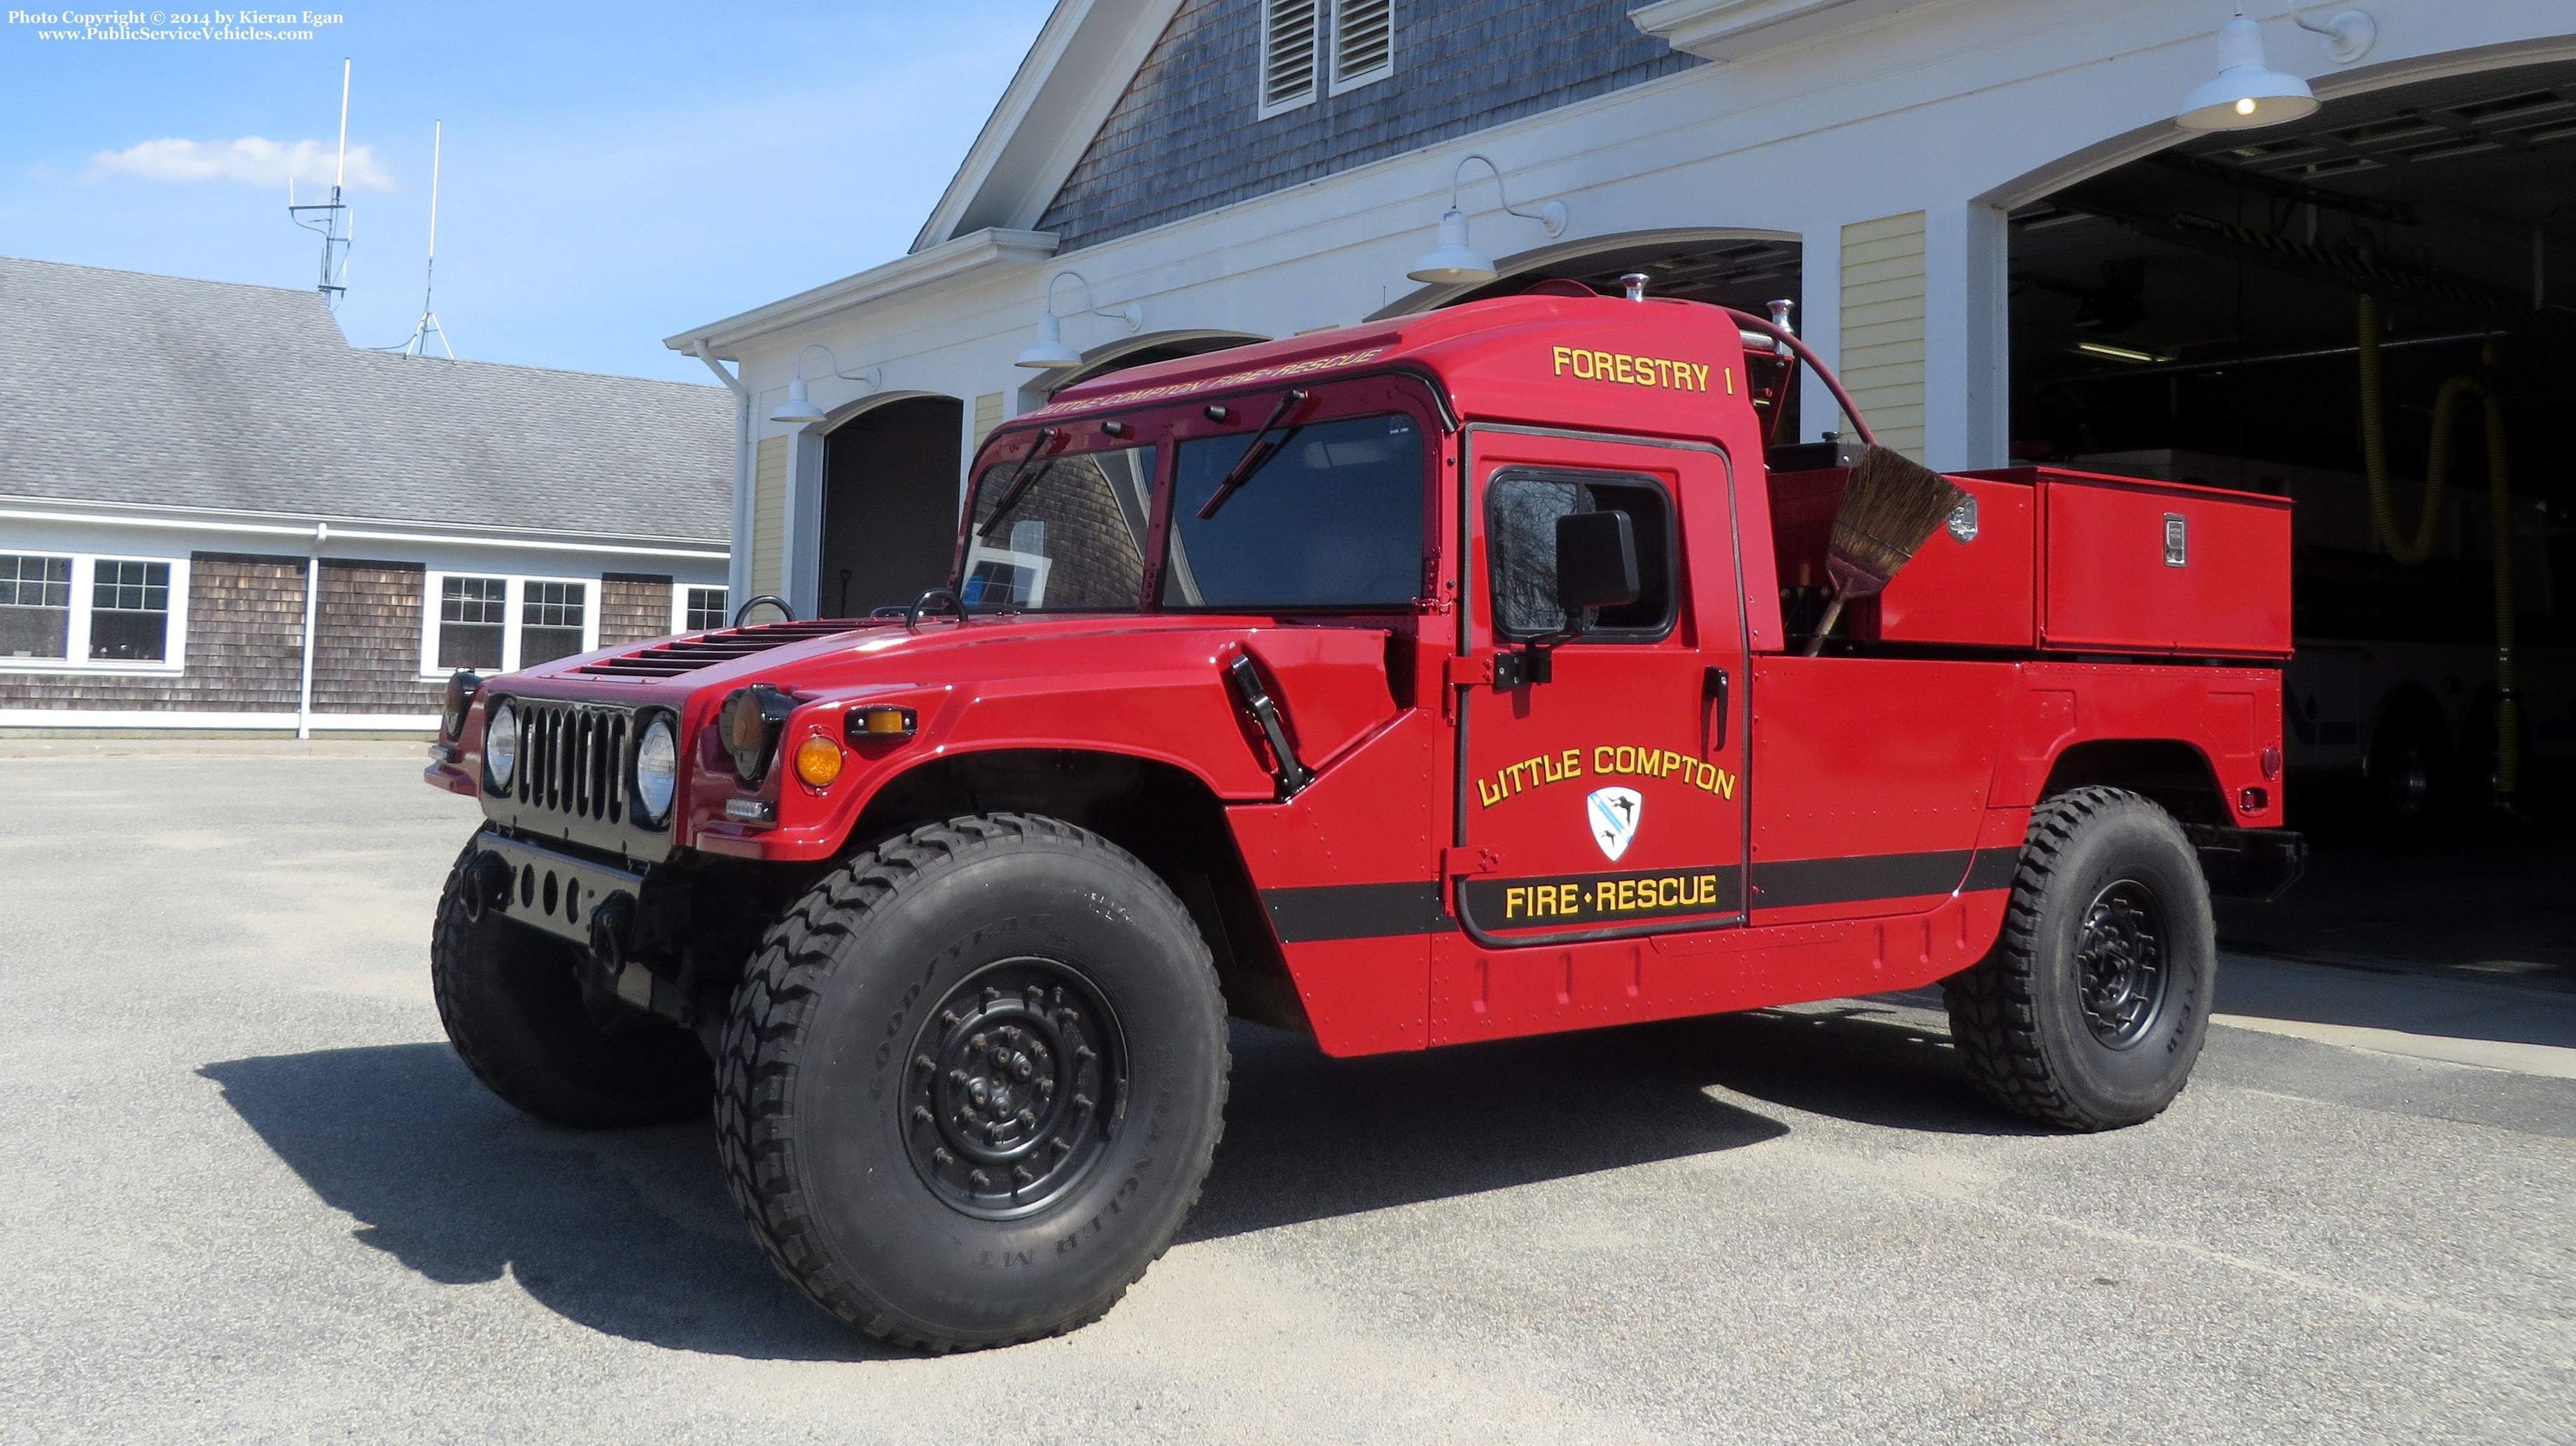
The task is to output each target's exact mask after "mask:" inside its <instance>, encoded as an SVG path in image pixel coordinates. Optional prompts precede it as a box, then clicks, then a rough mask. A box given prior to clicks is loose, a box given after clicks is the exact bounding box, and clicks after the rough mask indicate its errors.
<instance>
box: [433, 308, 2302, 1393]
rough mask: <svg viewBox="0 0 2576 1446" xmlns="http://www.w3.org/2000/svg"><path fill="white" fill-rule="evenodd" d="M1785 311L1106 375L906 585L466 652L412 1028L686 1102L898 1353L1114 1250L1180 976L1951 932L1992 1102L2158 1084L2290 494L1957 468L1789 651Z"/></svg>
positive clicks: (1933, 975) (1815, 459) (1003, 1314)
mask: <svg viewBox="0 0 2576 1446" xmlns="http://www.w3.org/2000/svg"><path fill="white" fill-rule="evenodd" d="M1748 341H1749V342H1751V343H1752V344H1751V345H1748ZM1793 349H1797V350H1799V351H1800V353H1801V354H1803V349H1800V348H1797V344H1796V342H1795V340H1794V338H1791V337H1789V336H1788V335H1787V333H1786V332H1784V331H1780V330H1779V329H1777V328H1775V327H1772V326H1771V324H1770V323H1767V322H1764V321H1762V320H1760V319H1759V318H1755V317H1751V316H1749V315H1746V314H1744V313H1737V312H1729V311H1724V310H1720V309H1718V308H1713V307H1709V306H1705V305H1700V304H1696V303H1689V302H1681V301H1667V300H1655V299H1644V300H1638V299H1626V300H1622V299H1616V298H1607V297H1574V296H1565V295H1546V296H1527V297H1517V298H1508V299H1503V300H1495V301H1488V302H1481V303H1477V304H1472V305H1466V306H1460V307H1456V308H1454V309H1451V310H1446V311H1440V312H1434V313H1431V314H1428V315H1423V316H1414V317H1406V318H1402V319H1399V320H1395V321H1390V322H1385V323H1382V324H1374V325H1367V326H1360V327H1353V328H1347V329H1343V330H1340V331H1336V332H1332V333H1329V334H1322V335H1314V336H1306V337H1299V338H1295V339H1292V340H1288V341H1282V342H1275V343H1271V344H1268V345H1264V346H1254V347H1246V348H1243V349H1241V350H1237V351H1228V352H1223V353H1218V354H1214V355H1210V356H1203V357H1197V358H1192V359H1187V360H1182V361H1176V362H1169V363H1164V364H1161V365H1157V366H1152V367H1147V368H1142V369H1139V370H1135V371H1129V372H1122V373H1119V374H1117V375H1114V376H1110V377H1106V378H1103V379H1100V380H1097V381H1094V382H1090V383H1088V384H1085V385H1082V386H1079V387H1076V388H1073V389H1071V390H1069V391H1067V392H1065V393H1063V394H1061V395H1060V396H1059V397H1058V398H1057V399H1056V400H1055V401H1054V403H1053V404H1052V405H1050V406H1048V407H1046V408H1044V409H1043V410H1040V411H1038V412H1035V413H1032V414H1030V415H1028V416H1024V417H1020V418H1018V419H1016V420H1015V421H1013V422H1012V423H1010V424H1009V425H1007V426H1005V427H1004V428H1002V429H1001V430H999V431H997V432H996V433H994V434H993V436H992V437H991V438H990V439H989V440H988V441H987V442H986V443H985V444H984V446H983V448H982V451H981V453H980V455H979V456H978V457H977V459H976V462H975V465H974V468H973V472H972V478H973V487H972V490H971V493H970V499H969V503H968V509H967V517H968V525H967V527H966V528H965V529H964V532H963V535H962V536H961V538H960V540H959V542H958V546H957V553H956V560H955V570H954V572H953V574H952V583H951V586H950V588H948V589H945V590H941V591H938V592H935V593H932V594H929V595H926V596H925V597H924V598H923V599H922V601H921V602H920V603H919V604H918V605H916V606H915V607H913V608H911V609H910V610H909V611H908V612H907V613H906V614H905V615H903V616H893V617H876V618H869V619H852V620H837V621H815V622H799V621H795V620H794V619H793V618H792V617H791V618H790V620H788V621H786V622H781V623H774V624H768V625H762V626H743V625H741V622H742V620H741V618H739V617H737V619H736V626H734V627H731V628H728V629H722V630H718V631H713V632H707V633H701V634H695V635H691V636H686V637H679V638H673V639H669V640H666V641H662V642H657V643H653V644H650V645H644V646H635V647H628V648H623V649H614V650H605V651H601V652H596V653H590V654H586V655H583V656H580V657H575V658H570V659H565V660H563V661H560V662H556V663H551V664H548V665H546V666H543V667H540V668H534V669H530V670H527V671H525V672H521V673H516V674H512V675H509V676H507V677H500V678H491V679H481V678H476V677H473V676H471V675H460V676H459V677H458V678H457V679H456V681H455V683H454V685H453V686H452V687H451V689H450V697H449V706H448V714H447V718H446V720H445V731H444V736H443V738H442V739H441V741H440V742H439V743H438V744H437V745H436V746H435V747H434V748H433V756H434V759H435V762H434V763H433V766H432V767H431V768H430V769H429V770H428V778H429V781H430V782H431V783H433V784H434V785H436V786H438V787H441V788H445V789H448V790H451V791H453V792H455V793H458V794H462V795H465V796H468V797H471V798H474V799H476V800H478V801H479V802H480V804H481V805H482V808H483V812H484V823H483V826H482V828H481V830H480V831H479V832H478V833H477V834H476V835H475V836H474V839H473V841H472V842H471V843H469V844H468V845H467V846H466V849H465V851H464V854H463V855H462V856H461V857H460V858H459V859H458V861H457V864H456V867H455V870H454V872H453V874H452V875H451V876H450V879H449V881H448V884H447V888H446V893H445V896H444V897H443V899H442V901H441V903H440V906H439V913H438V919H437V924H436V928H435V933H434V941H433V944H434V947H433V955H434V971H435V976H436V986H437V999H438V1004H439V1008H440V1012H441V1014H442V1016H443V1018H444V1019H445V1021H446V1024H447V1027H448V1030H449V1032H450V1034H451V1036H452V1037H453V1038H454V1040H455V1043H456V1047H457V1050H458V1052H459V1053H460V1054H461V1055H462V1056H463V1057H464V1059H465V1061H466V1063H467V1064H468V1065H469V1066H471V1067H472V1068H473V1070H474V1072H475V1073H476V1074H477V1075H478V1076H480V1077H481V1078H482V1079H483V1080H484V1081H485V1082H486V1083H487V1084H488V1085H490V1086H491V1087H492V1088H493V1089H494V1090H495V1091H496V1092H497V1093H499V1094H500V1095H501V1096H502V1097H503V1098H504V1099H506V1100H508V1101H510V1102H511V1103H513V1104H515V1105H517V1106H519V1107H520V1108H522V1109H525V1110H527V1111H529V1112H531V1113H534V1114H537V1115H539V1116H542V1117H545V1118H547V1119H551V1120H556V1121H560V1122H563V1123H565V1124H571V1125H581V1126H606V1125H617V1124H628V1123H640V1122H646V1121H655V1120H664V1119H671V1118H677V1117H681V1116H685V1115H689V1114H692V1113H695V1112H698V1111H702V1110H704V1109H705V1108H706V1107H707V1101H708V1098H709V1096H710V1094H711V1093H712V1095H713V1098H714V1108H715V1113H716V1119H717V1124H718V1133H719V1137H720V1140H721V1146H722V1156H723V1161H724V1167H725V1170H726V1172H727V1174H728V1176H729V1179H730V1183H731V1186H732V1189H733V1193H734V1196H735V1198H736V1200H737V1201H738V1202H739V1203H740V1205H741V1207H742V1209H743V1211H744V1213H745V1214H746V1216H747V1217H748V1219H749V1221H750V1224H751V1228H752V1230H753V1232H754V1233H755V1235H756V1236H757V1237H758V1238H759V1240H760V1241H761V1243H762V1245H763V1246H764V1247H765V1248H766V1250H767V1251H768V1253H769V1255H770V1257H771V1259H772V1260H773V1261H775V1262H776V1264H777V1265H778V1266H779V1268H780V1269H781V1270H782V1271H784V1272H785V1273H786V1274H787V1275H788V1276H789V1277H790V1278H791V1279H793V1280H794V1281H795V1282H796V1283H797V1284H798V1286H800V1287H801V1288H802V1289H803V1290H804V1291H805V1292H806V1293H807V1294H808V1295H809V1296H811V1297H812V1298H813V1299H814V1300H815V1301H817V1302H818V1303H820V1304H821V1305H822V1306H823V1307H824V1308H826V1309H827V1310H830V1311H832V1312H833V1313H835V1314H836V1315H839V1316H840V1317H842V1318H843V1319H845V1320H848V1321H850V1322H852V1323H853V1324H855V1325H857V1326H859V1327H860V1328H862V1329H864V1330H867V1331H870V1332H873V1333H876V1334H879V1335H883V1336H886V1337H890V1338H893V1339H897V1340H901V1341H908V1342H912V1343H915V1344H918V1345H921V1346H925V1347H929V1348H933V1349H947V1348H953V1347H963V1346H976V1345H989V1344H996V1343H1001V1342H1007V1341H1014V1340H1021V1339H1026V1338H1028V1337H1031V1336H1034V1335H1040V1334H1045V1333H1050V1332H1054V1331H1060V1330H1063V1329H1066V1328H1069V1327H1071V1326H1074V1325H1078V1324H1081V1323H1083V1322H1085V1321H1088V1320H1091V1319H1093V1318H1095V1317H1097V1316H1098V1315H1099V1314H1100V1313H1101V1312H1103V1311H1104V1310H1106V1309H1107V1308H1108V1307H1109V1306H1110V1305H1111V1304H1112V1303H1113V1302H1115V1301H1116V1300H1117V1298H1118V1297H1119V1295H1120V1294H1121V1293H1122V1292H1123V1291H1124V1290H1125V1289H1126V1287H1127V1286H1128V1285H1129V1284H1130V1283H1131V1282H1133V1281H1134V1280H1135V1279H1136V1278H1137V1277H1138V1276H1139V1275H1140V1274H1141V1273H1142V1272H1143V1271H1144V1269H1145V1268H1146V1266H1147V1265H1148V1264H1149V1263H1150V1262H1151V1261H1152V1260H1153V1259H1154V1258H1155V1257H1156V1256H1158V1255H1159V1254H1160V1253H1161V1251H1162V1250H1163V1248H1164V1247H1165V1245H1166V1244H1167V1243H1168V1242H1169V1241H1170V1240H1171V1239H1172V1237H1173V1235H1174V1233H1175V1232H1176V1231H1177V1230H1178V1229H1179V1227H1180V1224H1181V1221H1182V1218H1183V1216H1184V1215H1185V1214H1186V1213H1187V1211H1188V1210H1189V1208H1190V1205H1191V1203H1192V1201H1193V1200H1194V1199H1195V1198H1196V1195H1197V1192H1198V1188H1199V1182H1200V1180H1201V1178H1202V1176H1203V1174H1204V1173H1205V1171H1206V1170H1207V1168H1208V1164H1209V1159H1210V1153H1211V1151H1212V1149H1213V1147H1214V1144H1215V1141H1216V1139H1217V1135H1218V1133H1219V1128H1220V1111H1221V1109H1222V1105H1223V1102H1224V1098H1225V1091H1226V1071H1227V1044H1226V1019H1227V1016H1228V1015H1229V1014H1231V1015H1237V1016H1242V1017H1245V1018H1248V1019H1252V1020H1256V1021H1261V1022H1264V1023H1267V1024H1271V1025H1276V1026H1280V1027H1284V1028H1288V1029H1292V1030H1297V1031H1301V1032H1304V1033H1306V1034H1308V1035H1311V1036H1312V1037H1313V1039H1314V1040H1315V1041H1316V1043H1317V1045H1318V1046H1319V1047H1320V1048H1321V1049H1322V1050H1323V1051H1324V1052H1326V1053H1328V1054H1333V1055H1360V1054H1368V1053H1371V1052H1376V1051H1386V1050H1404V1049H1422V1048H1425V1047H1428V1046H1434V1045H1445V1044H1454V1043H1462V1042H1467V1041H1474V1040H1489V1039H1497V1038H1502V1037H1505V1036H1511V1035H1526V1034H1534V1033H1542V1032H1546V1031H1552V1030H1568V1029H1581V1028H1588V1027H1592V1026H1596V1025H1605V1024H1617V1023H1622V1022H1627V1021H1636V1020H1652V1019H1665V1018H1671V1017H1675V1016H1682V1015H1695V1014H1706V1013H1711V1012H1716V1011H1724V1010H1741V1009H1749V1008H1753V1007H1757V1006H1763V1005H1775V1004H1782V1003H1787V1002H1792V1001H1803V1000H1814V999H1821V998H1830V997H1837V996H1844V995H1852V994H1866V993H1872V992H1877V991H1884V990H1894V989H1903V988H1908V987H1913V986H1919V985H1925V984H1929V983H1932V982H1934V981H1942V982H1944V983H1945V986H1946V989H1947V996H1948V1000H1949V1005H1950V1010H1951V1016H1952V1020H1953V1023H1954V1036H1955V1039H1956V1041H1957V1046H1958V1050H1959V1053H1960V1056H1961V1058H1962V1059H1963V1061H1964V1062H1965V1064H1966V1066H1967V1069H1968V1072H1969V1074H1970V1075H1971V1077H1972V1078H1973V1079H1974V1080H1975V1082H1976V1083H1977V1084H1978V1085H1979V1086H1980V1087H1982V1088H1983V1089H1984V1090H1985V1091H1986V1092H1987V1093H1988V1094H1989V1095H1991V1096H1992V1097H1993V1098H1994V1099H1996V1100H1997V1101H1999V1102H2000V1103H2002V1104H2003V1105H2004V1106H2006V1107H2008V1108H2011V1109H2014V1110H2017V1111H2020V1112H2022V1113H2024V1114H2026V1115H2029V1116H2031V1117H2033V1118H2035V1119H2038V1120H2042V1121H2046V1122H2050V1123H2053V1124H2056V1125H2059V1126H2063V1127H2068V1128H2074V1129H2099V1128H2106V1127H2111V1126H2117V1125H2122V1124H2128V1123H2132V1122H2135V1121H2138V1120H2143V1119H2146V1118H2148V1117H2149V1116H2152V1115H2154V1114H2155V1113H2157V1112H2158V1111H2159V1110H2161V1109H2162V1108H2163V1107H2164V1106H2165V1104H2166V1103H2167V1102H2168V1101H2169V1100H2170V1099H2171V1098H2172V1097H2173V1096H2174V1094H2175V1093H2176V1091H2178V1090H2179V1089H2180V1088H2181V1087H2182V1084H2183V1082H2184V1079H2185V1077H2186V1075H2187V1074H2188V1072H2189V1070H2190V1069H2191V1066H2192V1062H2193V1060H2194V1059H2195V1058H2196V1056H2197V1055H2198V1053H2199V1050H2200V1045H2201V1040H2202V1036H2203V1034H2204V1031H2205V1030H2206V1027H2207V1019H2208V1010H2209V1007H2210V996H2211V986H2212V970H2213V964H2214V955H2213V942H2212V934H2211V924H2210V915H2209V895H2210V891H2211V888H2212V887H2213V886H2216V887H2219V888H2221V889H2235V890H2241V891H2250V892H2254V893H2258V894H2268V893H2270V892H2274V891H2277V889H2279V888H2280V887H2283V886H2285V885H2286V884H2287V883H2288V881H2289V880H2290V879H2291V878H2292V877H2294V876H2295V874H2296V872H2297V869H2298V863H2299V859H2300V856H2301V851H2300V846H2299V843H2298V840H2297V838H2296V836H2294V835H2290V834H2286V833H2283V832H2281V831H2279V829H2278V828H2277V825H2278V823H2279V821H2280V818H2281V807H2282V801H2281V795H2280V772H2281V684H2280V677H2281V674H2280V665H2281V661H2282V659H2283V657H2284V656H2285V655H2286V654H2287V653H2288V651H2289V637H2290V608H2289V535H2290V534H2289V514H2288V511H2287V508H2288V503H2287V502H2286V501H2285V500H2283V499H2280V498H2275V497H2268V496H2258V495H2251V494H2239V493H2232V492H2222V491H2216V490H2212V489H2209V488H2203V487H2193V486H2183V485H2164V484H2156V483H2148V482H2139V481H2134V480H2125V479H2113V478H2104V477H2091V476H2084V475H2079V474H2074V473H2067V472H2058V471H2051V470H2048V469H2044V468H2043V469H2031V468H2022V469H2015V470H2009V471H1996V472H1984V473H1970V474H1966V475H1962V476H1958V477H1954V478H1952V479H1951V480H1952V481H1953V482H1954V483H1955V484H1956V485H1957V486H1958V487H1959V488H1960V489H1961V490H1962V491H1963V492H1964V494H1965V500H1964V501H1961V502H1959V503H1958V505H1957V507H1956V509H1955V510H1954V511H1952V512H1950V513H1949V515H1948V520H1947V524H1946V526H1944V527H1942V528H1941V529H1940V530H1937V531H1935V532H1933V533H1932V535H1931V536H1930V537H1929V539H1928V540H1926V541H1925V542H1924V543H1923V545H1922V547H1921V549H1920V551H1919V552H1918V553H1917V554H1916V556H1915V557H1914V559H1913V561H1912V562H1911V563H1910V565H1907V566H1906V567H1905V569H1904V571H1903V572H1902V574H1901V575H1899V576H1898V577H1897V578H1896V579H1895V581H1894V582H1893V584H1892V585H1890V586H1889V587H1887V589H1886V590H1885V591H1884V593H1882V594H1880V595H1879V596H1877V597H1875V598H1866V599H1860V600H1857V601H1854V602H1853V603H1852V604H1851V606H1850V607H1848V608H1846V609H1845V610H1843V613H1842V617H1841V620H1840V623H1839V624H1838V625H1837V626H1836V628H1835V629H1834V631H1833V632H1832V634H1831V635H1830V636H1829V637H1826V638H1824V639H1823V640H1822V641H1821V642H1818V641H1817V640H1815V639H1812V638H1810V637H1809V636H1807V634H1808V633H1811V632H1813V631H1815V630H1816V628H1817V616H1818V614H1819V612H1820V611H1821V608H1820V607H1819V606H1818V605H1817V604H1818V603H1819V602H1820V601H1821V600H1822V594H1823V593H1824V591H1825V589H1824V586H1823V579H1824V576H1825V553H1826V548H1827V538H1828V531H1829V528H1830V526H1831V523H1832V519H1833V516H1834V512H1835V509H1836V506H1837V498H1838V497H1839V496H1840V494H1841V493H1842V491H1843V489H1844V486H1845V478H1846V475H1847V474H1846V472H1845V471H1844V470H1843V466H1842V465H1841V464H1844V463H1848V462H1849V461H1850V460H1851V457H1850V455H1849V453H1850V452H1852V451H1853V450H1854V449H1853V448H1852V447H1851V446H1850V445H1848V444H1831V443H1829V444H1823V445H1821V446H1820V445H1818V444H1808V445H1806V446H1803V447H1800V446H1786V447H1781V448H1778V449H1776V450H1775V449H1771V448H1768V447H1767V446H1766V443H1767V441H1768V438H1766V436H1765V430H1766V426H1767V419H1768V418H1769V417H1770V416H1771V415H1773V414H1774V413H1775V409H1774V408H1773V407H1772V406H1771V403H1772V401H1773V400H1775V399H1776V398H1777V397H1778V396H1780V395H1781V393H1782V389H1783V388H1784V387H1785V386H1786V385H1788V382H1789V376H1788V374H1789V373H1790V372H1791V371H1793V370H1794V368H1795V366H1796V361H1795V359H1794V358H1793V357H1792V355H1791V352H1792V350H1793ZM1809 360H1810V362H1812V358H1809ZM1827 380H1828V382H1830V378H1829V377H1828V378H1827ZM782 611H783V609H782ZM1811 646H1813V647H1816V648H1818V649H1820V653H1819V655H1817V656H1806V655H1805V654H1806V653H1807V651H1808V650H1809V648H1810V647H1811ZM711 1060H712V1064H710V1061H711Z"/></svg>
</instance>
